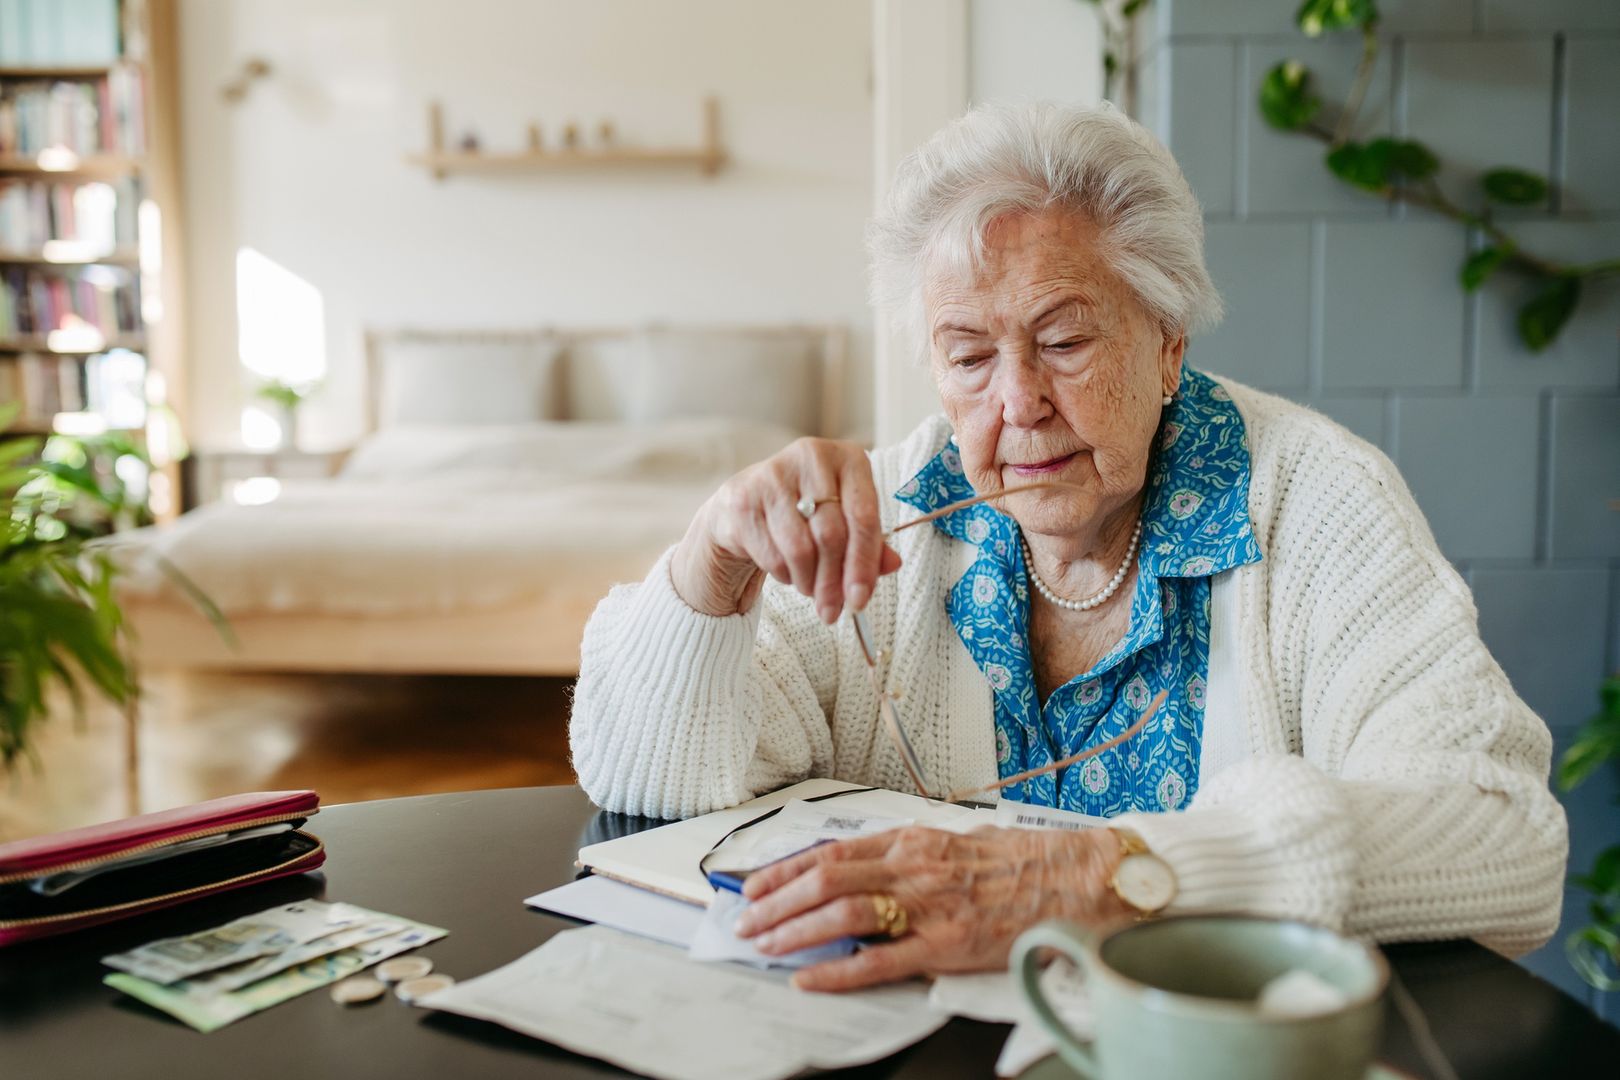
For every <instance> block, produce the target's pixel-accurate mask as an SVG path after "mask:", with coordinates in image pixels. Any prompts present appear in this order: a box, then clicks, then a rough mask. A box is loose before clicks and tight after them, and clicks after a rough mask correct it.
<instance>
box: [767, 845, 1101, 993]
mask: <svg viewBox="0 0 1620 1080" xmlns="http://www.w3.org/2000/svg"><path fill="white" fill-rule="evenodd" d="M1120 855H1121V852H1120V843H1119V839H1118V838H1117V837H1116V836H1115V835H1114V834H1113V833H1112V832H1110V831H1108V830H1107V829H1088V830H1085V831H1082V832H1058V831H1055V830H1026V829H999V828H984V829H978V830H976V831H974V832H972V833H968V834H965V835H964V834H960V833H949V832H943V831H941V830H939V829H927V828H920V827H908V828H904V829H893V830H890V831H889V832H884V833H878V834H876V835H874V836H865V837H861V838H859V839H856V840H844V841H840V842H839V843H836V844H823V845H821V846H819V847H815V848H812V849H810V850H808V851H803V852H800V853H799V854H798V855H795V856H793V857H792V858H789V859H784V860H783V861H781V862H779V863H775V864H772V865H771V866H768V867H765V868H764V869H762V870H758V871H755V872H754V873H753V874H750V875H749V877H748V880H747V883H746V885H745V887H744V890H743V894H744V895H745V896H746V897H747V898H748V899H749V900H750V901H752V903H751V904H750V905H749V906H748V908H747V910H745V911H744V912H743V914H742V916H741V917H740V918H739V919H738V920H737V927H736V929H737V933H738V934H740V935H742V936H744V937H749V938H752V939H753V943H754V946H755V947H756V948H757V949H759V950H760V951H761V952H763V953H766V954H768V955H780V954H783V953H790V952H795V951H797V950H799V949H806V948H810V947H811V946H814V945H822V944H825V943H827V942H829V941H836V940H837V939H839V938H842V937H850V936H854V937H863V936H867V935H871V934H876V933H879V932H880V931H882V930H883V929H884V927H883V926H882V925H881V919H880V916H879V903H878V902H877V899H876V898H878V897H881V896H884V895H887V896H892V897H893V898H894V899H895V900H896V901H898V902H899V904H900V906H901V907H902V908H904V909H905V912H906V916H907V923H908V929H907V932H906V933H905V934H904V936H902V937H899V938H897V939H895V940H894V941H891V942H885V943H883V944H880V945H874V946H871V947H869V948H866V949H863V950H861V951H860V952H857V953H856V954H855V955H854V956H850V957H846V958H844V959H840V960H832V961H828V962H826V963H822V964H816V965H814V966H812V967H808V968H804V969H802V970H801V971H799V972H798V973H796V974H795V975H794V978H793V982H794V985H795V986H797V987H799V988H800V989H803V990H854V989H857V988H859V987H863V986H871V985H873V984H875V983H885V982H893V981H895V980H897V979H906V978H910V977H911V976H913V975H922V974H941V973H945V972H953V971H983V970H987V969H992V968H999V967H1005V966H1006V963H1007V957H1008V954H1009V953H1010V952H1011V950H1012V943H1013V939H1015V938H1016V937H1017V936H1018V935H1019V934H1020V933H1022V932H1023V931H1025V930H1027V929H1029V927H1031V926H1034V925H1035V924H1036V923H1038V922H1040V921H1042V920H1043V919H1049V918H1065V919H1071V920H1074V921H1076V922H1082V923H1097V922H1102V921H1106V920H1109V919H1114V918H1118V917H1121V916H1125V915H1128V914H1130V913H1131V910H1132V909H1131V908H1129V907H1128V906H1127V905H1126V904H1125V903H1124V902H1123V901H1121V900H1120V899H1119V898H1118V897H1117V896H1116V895H1115V893H1114V890H1113V888H1112V887H1111V886H1110V885H1109V881H1110V880H1111V878H1112V877H1113V874H1114V868H1115V867H1116V866H1117V865H1118V863H1119V860H1120Z"/></svg>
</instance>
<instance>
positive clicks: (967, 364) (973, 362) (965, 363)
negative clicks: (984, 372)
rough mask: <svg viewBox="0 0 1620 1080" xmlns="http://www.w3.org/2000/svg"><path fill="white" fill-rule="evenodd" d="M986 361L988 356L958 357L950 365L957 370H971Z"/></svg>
mask: <svg viewBox="0 0 1620 1080" xmlns="http://www.w3.org/2000/svg"><path fill="white" fill-rule="evenodd" d="M988 359H990V358H989V357H988V356H958V357H957V358H956V359H954V360H952V361H951V363H952V364H954V365H955V366H957V367H959V368H964V369H967V370H972V369H973V368H976V367H978V366H979V365H980V364H982V363H984V362H985V361H986V360H988Z"/></svg>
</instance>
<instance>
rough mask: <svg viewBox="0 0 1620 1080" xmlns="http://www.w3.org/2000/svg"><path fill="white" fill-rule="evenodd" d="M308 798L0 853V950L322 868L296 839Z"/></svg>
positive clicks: (301, 795) (309, 808) (262, 799)
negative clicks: (318, 867) (24, 942)
mask: <svg viewBox="0 0 1620 1080" xmlns="http://www.w3.org/2000/svg"><path fill="white" fill-rule="evenodd" d="M320 801H321V799H320V796H319V795H317V794H316V793H315V792H313V791H256V792H252V793H249V794H245V795H230V796H227V797H225V798H223V799H211V800H209V801H208V802H202V803H197V804H195V805H193V806H181V807H176V808H175V809H173V810H161V811H159V812H157V813H155V814H142V815H140V816H139V817H132V818H125V819H123V820H122V821H109V822H107V823H105V824H102V825H90V826H87V827H85V828H82V829H71V830H69V831H67V832H60V833H52V834H50V835H48V836H36V837H32V838H30V839H27V840H17V841H14V842H12V843H9V844H0V946H5V945H13V944H16V943H18V942H22V941H30V940H33V939H34V938H41V937H48V936H50V935H52V934H62V933H66V932H68V931H69V930H78V929H82V928H83V927H87V926H95V925H97V924H99V923H105V922H112V921H113V920H115V919H122V918H127V917H128V916H131V915H139V914H141V913H142V912H146V911H155V910H156V909H158V908H162V907H169V906H170V905H172V904H180V903H184V902H185V901H187V900H195V899H198V898H200V897H204V896H210V895H212V894H214V893H219V892H225V891H226V890H228V889H237V888H241V887H242V886H244V885H252V884H255V883H257V882H260V881H269V880H271V879H272V878H278V877H285V876H287V875H288V874H301V873H303V872H304V871H306V870H313V869H315V868H316V867H317V866H320V865H321V864H322V863H323V862H325V861H326V848H325V847H324V846H323V845H322V843H321V840H320V838H319V837H317V836H313V835H311V834H310V833H307V832H303V831H301V830H300V829H299V826H300V825H302V824H303V823H304V822H305V821H306V820H307V819H308V818H309V817H310V816H311V815H313V814H316V813H318V812H319V811H320Z"/></svg>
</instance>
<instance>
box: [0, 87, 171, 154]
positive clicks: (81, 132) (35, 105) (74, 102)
mask: <svg viewBox="0 0 1620 1080" xmlns="http://www.w3.org/2000/svg"><path fill="white" fill-rule="evenodd" d="M145 83H146V78H145V75H144V74H143V73H142V71H141V69H140V68H139V67H137V66H135V65H132V64H119V65H117V66H115V67H113V68H111V69H110V70H109V71H108V72H107V74H106V75H103V76H97V77H94V78H90V79H56V80H50V79H27V80H12V81H7V82H4V83H0V155H6V156H16V157H32V156H34V155H36V154H38V153H39V152H40V151H42V150H46V149H57V148H60V149H65V150H68V151H71V152H72V153H74V154H77V155H79V156H81V157H85V156H90V155H97V154H111V155H119V156H125V157H139V156H140V155H141V154H142V153H143V152H144V151H145V149H146V107H145V98H146V89H145Z"/></svg>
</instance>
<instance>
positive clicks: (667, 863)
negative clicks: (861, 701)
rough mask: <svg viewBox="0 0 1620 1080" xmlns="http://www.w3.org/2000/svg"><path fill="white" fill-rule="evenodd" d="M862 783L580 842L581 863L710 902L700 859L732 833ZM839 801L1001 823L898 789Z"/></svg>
mask: <svg viewBox="0 0 1620 1080" xmlns="http://www.w3.org/2000/svg"><path fill="white" fill-rule="evenodd" d="M861 786H862V785H860V784H851V783H847V782H845V781H843V780H806V781H804V782H803V783H799V784H794V785H793V786H792V787H786V788H783V789H782V790H780V791H773V792H771V793H770V794H769V795H761V796H760V797H759V798H757V799H753V800H750V801H749V802H745V803H742V804H741V805H738V806H733V807H731V808H730V809H728V810H717V811H715V812H714V813H712V814H704V815H702V816H701V817H695V818H688V819H687V820H685V821H677V822H675V823H673V824H670V825H661V826H659V827H658V828H656V829H648V830H647V831H645V832H639V833H635V834H633V835H631V836H621V837H619V838H618V839H617V840H606V841H603V842H602V843H600V844H591V845H590V846H589V847H583V848H580V850H579V860H578V862H579V865H580V866H581V867H583V868H585V869H587V870H591V871H593V872H594V873H598V874H601V875H602V876H604V877H610V878H614V879H616V880H618V881H623V882H626V883H628V884H631V885H639V886H640V887H641V888H644V889H651V890H652V891H654V892H658V893H663V894H664V895H665V896H671V897H674V898H675V899H677V900H684V901H686V902H687V903H689V904H699V905H703V906H707V905H708V903H709V900H710V899H711V898H712V897H713V896H714V888H713V886H711V885H710V884H709V883H708V882H707V881H705V880H704V878H703V874H702V873H701V872H699V870H698V861H699V860H700V859H702V858H703V856H704V855H706V854H708V853H709V851H710V850H711V849H712V848H713V847H714V846H715V845H716V844H717V843H719V842H720V841H721V840H722V839H724V838H725V836H726V834H727V833H729V832H731V831H732V830H733V829H735V828H737V826H739V825H743V824H746V823H747V822H749V821H752V820H753V819H754V818H757V817H759V816H760V815H761V814H763V813H765V812H766V811H768V810H774V809H776V808H777V807H778V806H781V805H783V804H784V803H787V802H790V801H791V800H793V799H814V798H817V797H818V796H822V795H830V794H832V793H833V792H836V791H851V790H854V789H857V788H859V787H861ZM835 801H836V803H837V804H838V805H839V806H847V807H848V808H849V809H850V810H852V811H859V812H860V813H863V814H869V815H872V816H874V817H893V818H904V819H908V820H910V821H911V822H913V823H914V824H917V825H927V826H929V827H931V828H936V829H946V830H949V831H951V832H967V831H969V830H971V829H976V828H978V827H979V826H981V825H995V824H998V821H997V816H996V812H995V811H994V810H990V809H986V808H983V807H971V806H960V805H957V804H954V803H945V802H936V801H934V800H932V799H924V798H922V797H921V796H919V795H907V794H904V793H903V792H899V791H884V790H881V789H880V790H874V791H863V792H860V793H859V794H856V795H849V796H846V797H844V798H840V799H837V800H835Z"/></svg>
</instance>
